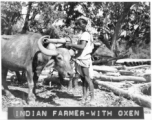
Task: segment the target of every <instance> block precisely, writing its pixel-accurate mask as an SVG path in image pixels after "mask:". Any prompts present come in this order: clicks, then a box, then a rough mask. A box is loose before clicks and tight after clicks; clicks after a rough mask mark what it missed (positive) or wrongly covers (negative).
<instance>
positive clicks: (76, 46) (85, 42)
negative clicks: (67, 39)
mask: <svg viewBox="0 0 152 120" xmlns="http://www.w3.org/2000/svg"><path fill="white" fill-rule="evenodd" d="M86 44H87V41H85V40H80V44H71V43H67V44H66V46H67V47H68V46H69V47H72V48H75V49H77V50H83V49H84V47H85V46H86Z"/></svg>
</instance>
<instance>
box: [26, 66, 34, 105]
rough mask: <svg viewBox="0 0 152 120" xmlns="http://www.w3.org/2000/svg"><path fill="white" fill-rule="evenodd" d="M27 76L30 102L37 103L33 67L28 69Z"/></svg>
mask: <svg viewBox="0 0 152 120" xmlns="http://www.w3.org/2000/svg"><path fill="white" fill-rule="evenodd" d="M26 76H27V80H28V86H29V91H28V102H33V101H35V95H34V93H33V88H34V82H33V71H32V67H31V66H29V67H28V68H27V71H26Z"/></svg>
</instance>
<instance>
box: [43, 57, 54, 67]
mask: <svg viewBox="0 0 152 120" xmlns="http://www.w3.org/2000/svg"><path fill="white" fill-rule="evenodd" d="M54 64H55V62H54V59H50V60H49V62H48V63H47V64H46V65H45V67H49V68H50V67H53V66H54Z"/></svg>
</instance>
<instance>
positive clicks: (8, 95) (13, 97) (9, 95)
mask: <svg viewBox="0 0 152 120" xmlns="http://www.w3.org/2000/svg"><path fill="white" fill-rule="evenodd" d="M5 92H6V96H7V97H8V98H10V99H15V96H14V95H13V94H12V93H10V92H9V91H5Z"/></svg>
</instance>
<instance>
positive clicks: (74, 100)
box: [2, 81, 151, 114]
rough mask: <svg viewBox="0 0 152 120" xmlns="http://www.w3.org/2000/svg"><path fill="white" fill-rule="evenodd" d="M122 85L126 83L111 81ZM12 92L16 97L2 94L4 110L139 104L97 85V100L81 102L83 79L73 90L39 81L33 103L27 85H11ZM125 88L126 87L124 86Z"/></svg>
mask: <svg viewBox="0 0 152 120" xmlns="http://www.w3.org/2000/svg"><path fill="white" fill-rule="evenodd" d="M111 84H113V85H115V86H116V85H117V86H118V87H121V88H122V86H123V85H124V84H125V85H126V83H125V82H120V83H111ZM9 88H10V90H11V92H12V93H13V94H14V96H15V99H9V98H6V96H5V95H4V94H3V96H2V110H3V111H7V107H17V106H18V107H51V106H60V107H90V106H92V107H138V106H139V105H138V104H136V103H135V102H133V101H132V100H129V99H126V98H123V97H121V96H118V95H115V94H114V93H113V92H111V91H109V90H107V89H105V88H102V87H100V86H98V85H95V89H94V93H95V101H94V103H93V104H84V103H82V102H81V97H82V86H81V81H80V82H79V86H78V87H77V88H76V89H72V90H71V91H69V90H67V87H63V86H60V85H59V84H52V86H51V87H50V86H49V85H45V86H44V85H42V83H38V85H37V89H36V93H37V99H36V101H35V102H34V103H32V104H30V105H29V104H27V103H26V99H27V93H28V88H27V86H26V85H24V86H23V85H22V86H21V85H20V86H19V85H9ZM123 89H126V86H124V88H123ZM150 111H151V110H150V109H149V108H144V112H145V113H148V114H149V113H150Z"/></svg>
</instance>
